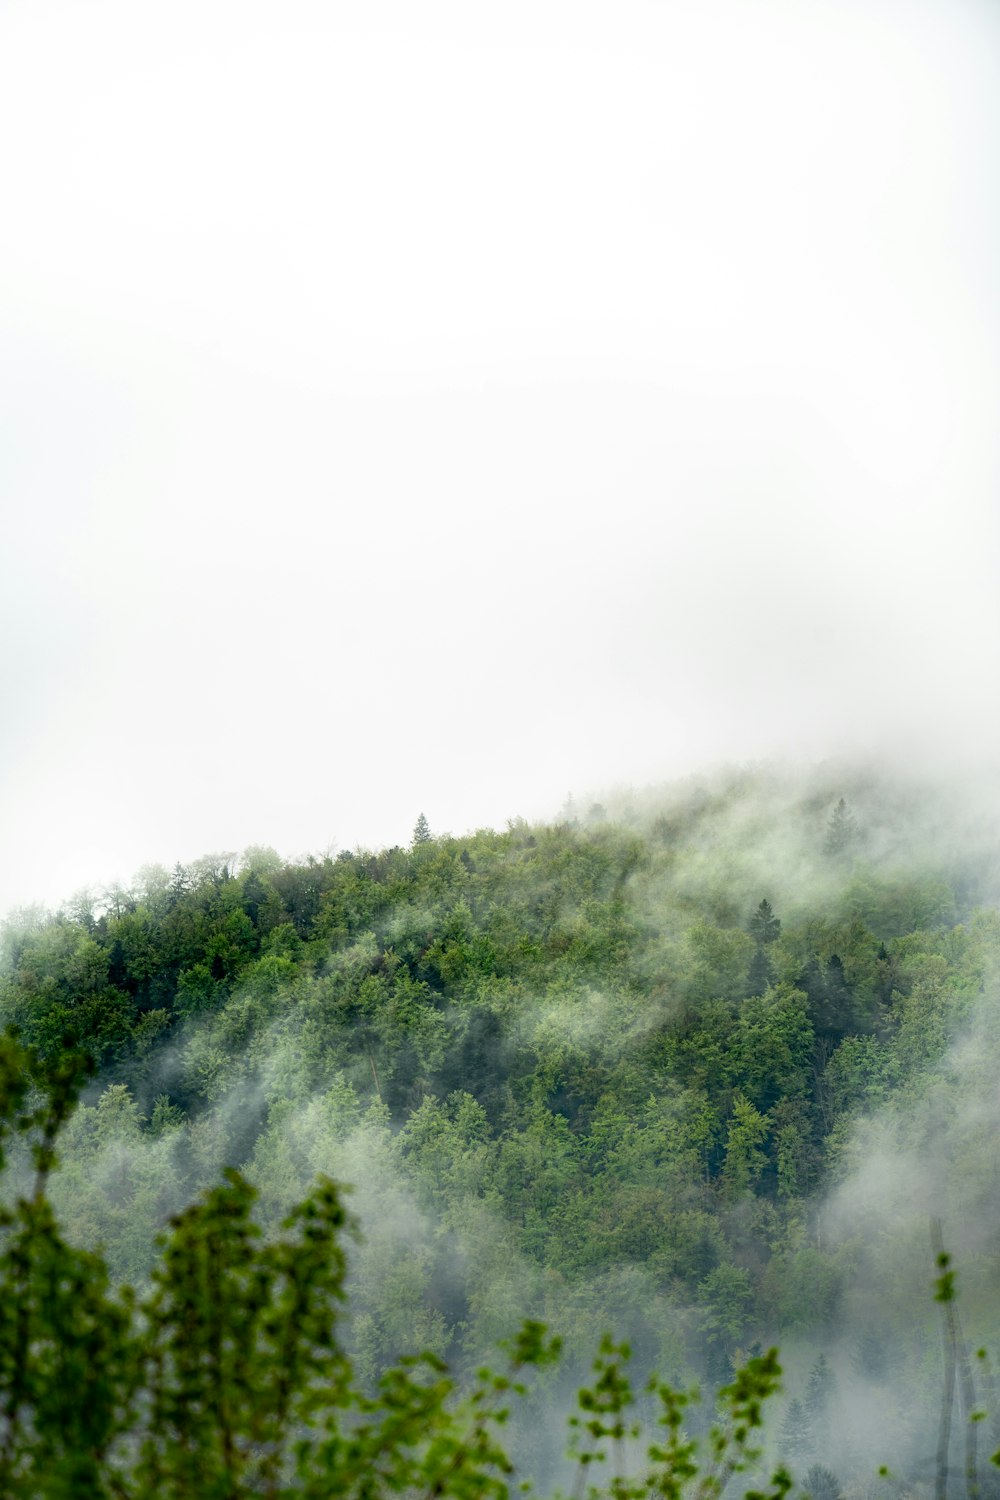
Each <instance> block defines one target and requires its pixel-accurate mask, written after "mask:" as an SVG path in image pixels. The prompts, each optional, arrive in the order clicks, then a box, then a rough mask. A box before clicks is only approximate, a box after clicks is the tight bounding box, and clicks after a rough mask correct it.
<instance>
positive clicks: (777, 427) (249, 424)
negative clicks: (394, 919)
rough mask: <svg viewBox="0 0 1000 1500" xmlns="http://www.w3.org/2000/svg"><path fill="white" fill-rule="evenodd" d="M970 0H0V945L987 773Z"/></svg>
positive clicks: (990, 115)
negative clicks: (687, 782)
mask: <svg viewBox="0 0 1000 1500" xmlns="http://www.w3.org/2000/svg"><path fill="white" fill-rule="evenodd" d="M997 26H998V21H997V12H996V9H995V7H993V6H988V5H985V4H980V3H972V0H952V3H949V4H947V5H940V4H934V3H907V4H900V3H897V0H864V3H853V0H852V3H847V4H842V3H836V4H835V3H832V0H830V3H827V0H815V3H810V4H809V5H808V6H806V7H803V6H795V5H790V4H785V3H783V0H762V3H760V4H756V5H754V6H753V7H752V8H747V7H746V6H744V5H741V4H738V3H736V0H722V3H720V4H717V5H714V6H712V7H698V6H691V5H685V4H666V5H660V6H655V7H650V6H646V5H643V4H639V3H626V4H622V5H619V6H617V7H616V8H615V12H614V15H613V16H612V15H611V13H610V12H609V11H607V10H606V8H603V7H601V6H596V5H589V4H583V5H580V4H573V5H569V4H566V3H564V0H541V3H539V0H533V3H531V4H530V5H528V4H518V3H516V4H513V5H508V6H505V7H504V9H503V11H502V13H501V12H491V11H488V10H486V9H482V8H469V7H463V6H455V5H452V4H450V3H448V0H432V3H430V4H428V5H423V6H421V7H420V11H419V15H418V14H416V13H415V12H414V11H413V8H412V7H411V6H408V5H406V4H403V3H394V0H378V3H376V4H374V5H370V6H365V7H364V8H363V13H361V12H357V11H356V9H355V8H352V7H350V6H343V5H340V6H334V7H330V6H327V5H322V4H318V3H313V0H293V3H291V4H287V5H281V6H276V5H272V4H270V3H266V0H265V3H261V4H255V5H251V6H246V5H236V4H235V3H232V0H210V3H208V4H203V3H199V4H197V5H195V4H193V3H188V0H183V3H180V4H177V5H174V6H172V7H171V8H170V10H169V12H162V13H154V12H152V11H150V10H149V9H148V8H141V7H140V8H137V7H135V6H131V5H128V4H125V3H123V0H98V3H95V4H92V5H89V6H88V7H87V8H86V12H85V13H84V11H83V10H74V9H73V8H72V7H66V6H64V5H62V4H59V3H58V0H40V3H33V4H31V5H26V4H23V5H22V4H10V5H6V6H4V7H3V12H2V15H0V132H2V135H3V138H4V139H6V140H9V141H15V140H16V141H18V143H19V147H18V149H17V150H16V151H14V150H11V151H8V152H7V153H5V154H4V155H3V157H2V160H0V190H2V194H3V201H4V202H5V204H6V205H7V219H8V223H9V233H7V234H5V235H4V237H3V243H2V245H0V333H2V338H0V392H2V398H3V403H4V409H5V411H6V412H7V413H8V418H9V420H8V434H7V440H6V443H5V448H4V457H3V470H2V474H0V479H2V483H3V485H4V495H5V506H4V514H5V525H6V532H5V541H6V545H5V547H4V550H3V555H2V557H0V615H2V623H3V641H4V646H3V650H2V655H0V704H2V725H0V825H2V827H3V832H4V846H5V849H6V851H7V859H6V862H5V867H4V871H3V872H2V874H0V910H6V909H8V908H10V907H12V906H21V905H28V904H31V903H33V902H35V901H39V900H41V901H45V902H47V903H48V904H50V905H54V904H55V903H57V902H58V901H59V900H61V899H64V898H65V895H66V893H67V892H70V891H73V890H74V889H77V888H78V887H81V886H84V885H95V886H100V885H109V884H112V883H113V882H114V881H115V880H116V879H117V880H121V881H124V880H127V879H128V877H129V873H130V871H132V870H134V869H137V868H138V867H139V866H140V865H141V864H143V863H145V862H149V861H159V862H161V863H163V864H165V865H167V866H168V867H170V866H172V865H173V863H174V862H175V861H176V860H178V859H180V860H181V861H182V862H184V863H191V862H193V861H194V860H196V859H197V858H198V857H200V855H201V854H202V853H203V852H204V850H205V849H223V850H225V849H235V850H238V849H242V848H246V847H247V846H249V845H251V844H268V845H274V846H275V847H277V848H278V849H279V850H280V852H281V853H282V855H283V856H285V857H287V858H291V859H294V858H297V857H298V856H300V855H301V854H303V853H305V852H307V851H312V852H313V853H315V854H321V853H322V852H324V851H326V850H327V849H328V848H333V849H344V848H347V849H350V848H353V847H355V846H357V845H363V846H373V847H380V846H382V845H385V846H390V845H392V844H394V843H401V842H404V841H405V840H406V838H407V837H408V834H409V830H410V827H411V826H412V821H413V818H414V816H415V811H416V810H417V809H419V808H420V807H424V808H425V809H426V810H427V812H428V815H429V816H430V818H431V821H432V824H433V826H434V827H435V828H437V829H450V830H451V831H452V832H454V833H455V834H461V833H464V832H466V831H468V830H470V829H473V828H475V827H478V826H482V825H493V826H502V825H503V823H504V821H505V820H506V818H508V817H510V816H512V815H522V816H524V817H526V818H529V819H539V818H541V819H544V818H550V817H553V816H555V815H556V814H557V811H558V808H559V807H560V805H561V804H562V802H563V800H564V798H565V796H566V793H567V791H568V790H570V789H572V790H573V791H574V793H575V794H576V795H577V796H578V797H579V796H580V795H581V789H582V788H585V787H588V786H593V785H599V784H601V783H604V782H621V783H624V784H631V785H633V786H635V787H639V788H641V787H643V786H646V785H647V784H656V783H658V782H659V781H661V780H662V779H663V778H664V777H668V776H675V775H682V774H685V773H689V772H696V771H700V769H701V768H702V767H704V766H706V765H710V764H714V763H718V762H720V761H732V760H736V761H744V760H757V759H760V758H765V757H771V756H775V755H778V756H780V755H788V756H789V757H790V758H791V759H793V760H805V761H807V762H817V761H821V760H823V759H824V758H826V757H830V756H833V755H838V754H842V753H848V754H862V755H865V754H875V755H879V754H888V755H890V756H891V757H892V759H893V760H894V761H896V762H897V763H901V764H903V765H904V766H908V765H912V764H920V765H926V764H927V762H928V761H929V762H931V763H933V762H935V761H937V762H940V763H941V764H943V765H957V766H958V767H959V771H958V774H964V771H963V770H962V768H963V767H964V766H965V765H966V764H967V763H969V762H970V761H971V762H973V763H982V762H985V761H987V760H988V759H989V757H990V756H991V755H993V754H995V752H996V750H997V748H998V735H997V720H996V707H995V705H996V693H995V688H994V685H995V683H996V681H997V680H998V679H1000V621H998V604H997V600H998V597H1000V591H998V589H997V577H998V565H1000V548H998V532H997V525H998V511H997V507H996V503H995V497H996V493H997V479H998V463H997V457H998V455H997V443H996V429H995V421H994V414H995V412H996V410H997V407H998V397H1000V379H998V376H1000V353H998V351H1000V337H998V335H1000V328H998V300H997V290H996V277H995V269H994V268H995V266H996V264H997V263H998V260H1000V236H998V227H1000V223H998V215H997V211H996V201H995V195H994V194H993V193H992V192H991V188H990V185H991V184H993V183H994V182H995V181H996V180H997V159H996V153H997V143H998V141H1000V119H998V110H1000V105H998V101H1000V76H998V70H1000V61H998V59H1000V47H998V46H997V41H998V33H997Z"/></svg>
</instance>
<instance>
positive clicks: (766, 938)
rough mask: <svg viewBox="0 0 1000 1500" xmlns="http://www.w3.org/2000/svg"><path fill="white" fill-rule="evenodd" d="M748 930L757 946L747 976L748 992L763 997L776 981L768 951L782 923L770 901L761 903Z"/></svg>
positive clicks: (749, 923)
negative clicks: (769, 986)
mask: <svg viewBox="0 0 1000 1500" xmlns="http://www.w3.org/2000/svg"><path fill="white" fill-rule="evenodd" d="M747 930H748V932H749V933H750V936H751V937H752V938H753V940H754V943H755V944H756V947H755V949H754V955H753V958H752V959H751V961H750V972H749V974H748V975H747V990H748V992H749V993H750V994H751V995H762V994H763V993H764V991H765V990H766V989H767V987H768V985H769V984H770V983H771V981H772V980H773V979H774V965H773V964H772V962H771V958H770V955H769V953H768V951H767V950H768V948H769V947H770V946H771V944H772V943H773V942H775V941H776V940H777V938H778V937H779V935H780V933H781V922H780V920H779V918H778V917H776V916H775V915H774V912H773V911H772V909H771V903H770V901H767V900H764V901H762V902H761V903H760V905H759V906H758V907H757V909H756V911H755V912H754V913H753V915H752V916H751V918H750V921H749V922H748V923H747Z"/></svg>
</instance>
